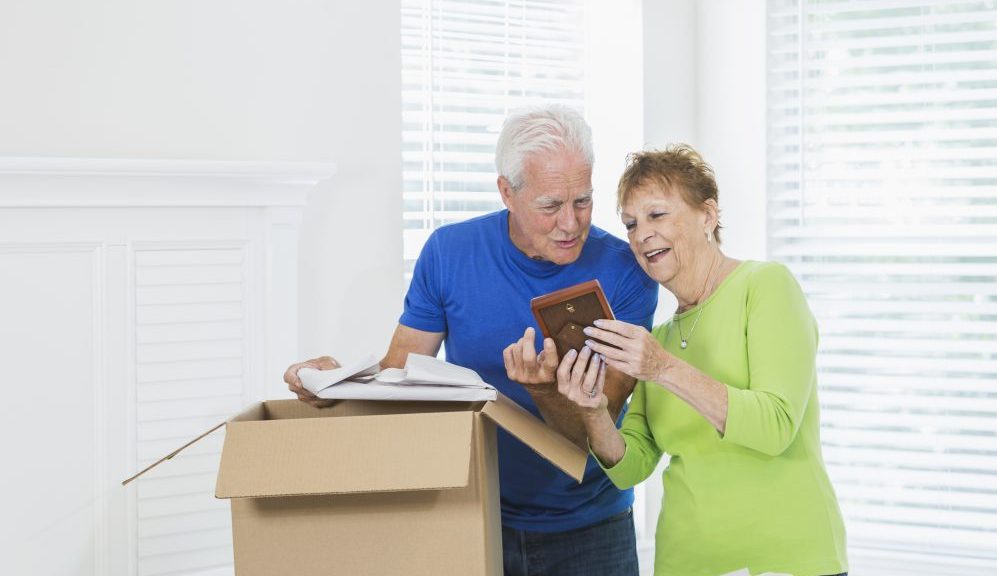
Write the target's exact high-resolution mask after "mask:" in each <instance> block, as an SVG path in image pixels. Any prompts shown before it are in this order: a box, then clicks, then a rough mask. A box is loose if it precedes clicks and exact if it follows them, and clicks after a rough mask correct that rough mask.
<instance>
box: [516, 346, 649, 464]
mask: <svg viewBox="0 0 997 576" xmlns="http://www.w3.org/2000/svg"><path fill="white" fill-rule="evenodd" d="M534 334H535V332H534V330H533V328H532V327H531V328H527V329H526V331H525V332H524V334H523V337H522V338H520V339H519V341H517V342H515V343H513V344H511V345H509V346H508V347H507V348H506V349H505V350H504V351H503V353H502V355H503V359H504V360H505V370H506V374H507V375H508V376H509V379H510V380H513V381H514V382H519V383H520V384H522V386H523V388H525V389H526V391H527V392H528V393H529V394H530V397H531V398H533V402H534V403H535V404H536V405H537V408H538V409H539V410H540V414H541V415H542V416H543V419H544V421H545V422H546V423H547V424H549V425H550V426H551V427H553V428H554V429H556V430H557V431H559V432H560V433H561V434H563V435H564V436H565V437H567V438H568V439H569V440H571V441H572V442H574V443H575V444H577V445H578V446H580V447H581V448H583V449H585V450H587V449H588V442H587V436H586V434H585V426H584V425H583V423H582V419H581V415H580V414H579V411H578V408H577V407H575V406H574V405H573V404H572V403H571V401H570V400H568V399H567V398H565V397H564V396H563V395H561V394H559V393H558V391H557V374H556V372H557V367H558V358H557V348H556V347H555V345H554V340H552V339H550V338H547V339H546V340H544V349H543V352H541V353H540V354H539V355H537V353H536V346H535V343H534V342H535V340H534ZM591 357H592V353H591V351H590V350H589V349H588V348H585V349H583V350H582V352H581V354H579V355H578V356H577V357H571V358H564V359H562V360H561V362H565V361H567V362H571V363H574V362H575V360H576V358H577V360H578V361H579V362H582V361H584V362H585V364H586V365H587V364H588V362H589V359H590V358H591ZM635 383H636V380H634V379H633V378H631V377H630V376H627V375H626V374H624V373H622V372H619V371H617V370H613V369H609V370H608V372H607V374H606V383H605V387H604V389H603V393H604V394H605V395H606V398H607V399H608V400H609V406H608V408H609V414H610V416H612V417H613V421H614V422H615V421H616V419H617V418H618V417H619V415H620V411H621V410H623V405H624V404H625V403H626V401H627V398H629V397H630V393H631V392H633V389H634V385H635Z"/></svg>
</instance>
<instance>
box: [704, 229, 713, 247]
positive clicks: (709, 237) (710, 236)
mask: <svg viewBox="0 0 997 576" xmlns="http://www.w3.org/2000/svg"><path fill="white" fill-rule="evenodd" d="M704 234H706V243H707V244H712V243H713V234H710V233H709V232H704Z"/></svg>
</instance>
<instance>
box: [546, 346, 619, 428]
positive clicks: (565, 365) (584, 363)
mask: <svg viewBox="0 0 997 576" xmlns="http://www.w3.org/2000/svg"><path fill="white" fill-rule="evenodd" d="M605 385H606V363H605V361H604V360H603V358H602V356H600V355H598V354H596V353H594V352H593V351H592V349H591V348H589V347H588V346H586V347H584V348H582V351H581V352H576V351H574V350H569V351H568V353H567V354H565V355H564V358H562V359H561V363H560V365H558V367H557V391H558V392H560V393H561V395H562V396H564V397H565V398H567V399H568V400H569V401H570V402H571V403H572V404H574V405H575V406H577V407H578V408H580V409H582V410H583V411H584V412H585V413H589V414H592V413H598V412H605V411H606V409H607V406H608V405H609V400H608V398H606V395H605V394H603V388H604V387H605Z"/></svg>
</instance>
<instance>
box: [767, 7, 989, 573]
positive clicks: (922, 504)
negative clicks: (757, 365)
mask: <svg viewBox="0 0 997 576" xmlns="http://www.w3.org/2000/svg"><path fill="white" fill-rule="evenodd" d="M768 25H769V31H768V38H769V43H768V69H769V73H768V115H769V117H768V120H769V123H768V126H769V127H768V130H769V133H768V250H769V256H770V258H772V259H774V260H778V261H782V262H784V263H786V264H787V265H788V266H789V267H790V268H791V269H792V270H793V272H794V273H795V274H796V276H797V278H798V279H799V280H800V283H801V285H802V286H803V288H804V290H805V291H806V293H807V297H808V299H809V302H810V305H811V307H812V309H813V311H814V313H815V315H816V316H817V318H818V322H819V325H820V329H821V340H820V353H819V356H818V369H819V382H820V399H821V408H822V423H823V427H822V438H823V443H824V455H825V459H826V462H827V466H828V470H829V472H830V474H831V477H832V480H833V482H834V485H835V488H836V490H837V493H838V497H839V500H840V502H841V506H842V510H843V512H844V514H845V517H846V524H847V528H848V531H849V541H850V546H851V547H852V548H856V547H866V548H870V549H879V550H890V551H899V552H901V553H902V552H904V551H907V552H910V554H911V557H913V555H914V554H915V553H918V554H920V557H921V558H923V557H924V554H929V555H947V556H951V557H953V558H956V557H958V558H959V559H960V560H959V562H967V561H969V562H968V563H966V564H959V565H960V566H962V568H960V569H959V570H958V573H960V574H969V573H974V574H975V573H977V572H971V571H970V568H968V567H967V566H970V565H972V566H977V567H989V568H990V569H994V567H995V566H997V2H993V1H987V2H984V1H943V2H938V1H916V0H867V1H855V0H823V1H817V0H769V2H768ZM900 557H902V554H901V556H899V557H898V556H894V558H900ZM894 565H896V562H894ZM982 570H983V571H981V572H979V573H994V572H992V571H991V572H987V571H986V569H982ZM877 573H883V572H881V571H880V572H877ZM950 573H956V572H950Z"/></svg>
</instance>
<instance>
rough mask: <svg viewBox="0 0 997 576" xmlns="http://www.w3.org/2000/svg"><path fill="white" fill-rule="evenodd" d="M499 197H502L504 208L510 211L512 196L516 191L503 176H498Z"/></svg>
mask: <svg viewBox="0 0 997 576" xmlns="http://www.w3.org/2000/svg"><path fill="white" fill-rule="evenodd" d="M496 184H498V189H499V195H501V196H502V203H503V204H505V207H506V208H509V209H510V210H511V209H512V196H513V195H514V194H515V193H516V190H515V189H514V188H513V187H512V182H509V179H508V178H506V177H505V176H499V177H498V181H497V182H496Z"/></svg>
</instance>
